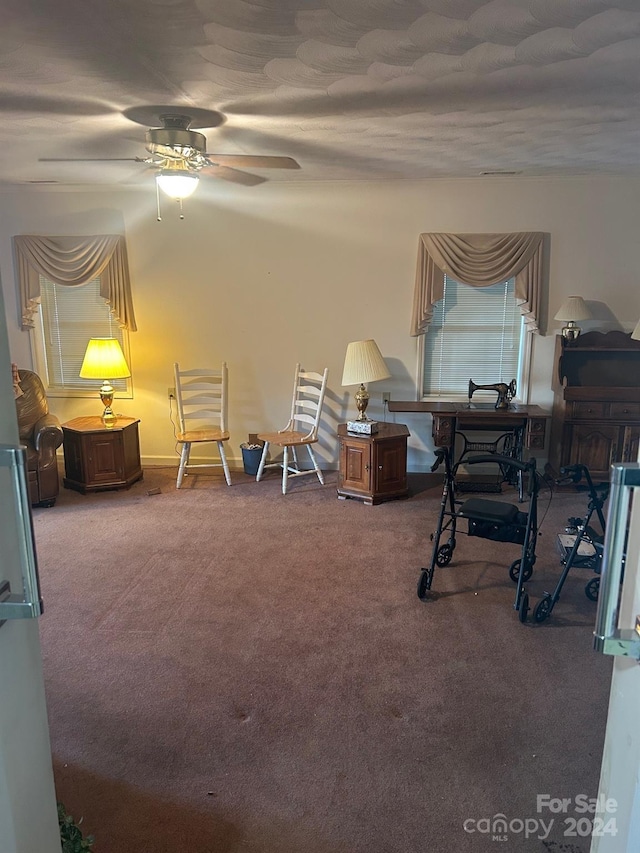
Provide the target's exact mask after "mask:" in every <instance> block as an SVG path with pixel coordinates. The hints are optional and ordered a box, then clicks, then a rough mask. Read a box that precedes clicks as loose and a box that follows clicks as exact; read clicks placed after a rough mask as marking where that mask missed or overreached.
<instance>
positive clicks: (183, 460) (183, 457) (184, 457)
mask: <svg viewBox="0 0 640 853" xmlns="http://www.w3.org/2000/svg"><path fill="white" fill-rule="evenodd" d="M190 451H191V442H189V441H185V442H184V444H183V445H182V450H181V451H180V466H179V467H178V481H177V483H176V489H179V488H180V486H181V485H182V480H183V479H184V472H185V468H186V467H187V465H188V464H189V452H190Z"/></svg>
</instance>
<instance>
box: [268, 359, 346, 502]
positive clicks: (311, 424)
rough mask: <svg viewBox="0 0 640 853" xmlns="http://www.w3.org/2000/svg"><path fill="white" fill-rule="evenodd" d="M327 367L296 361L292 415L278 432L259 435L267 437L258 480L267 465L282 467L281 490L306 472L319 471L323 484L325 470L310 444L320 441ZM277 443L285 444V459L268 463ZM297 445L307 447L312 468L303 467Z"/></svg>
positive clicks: (281, 445)
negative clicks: (313, 369) (315, 367)
mask: <svg viewBox="0 0 640 853" xmlns="http://www.w3.org/2000/svg"><path fill="white" fill-rule="evenodd" d="M328 375H329V370H328V368H325V370H324V372H323V373H312V372H309V371H305V370H301V369H300V365H299V364H296V371H295V376H294V380H293V399H292V402H291V417H290V418H289V421H288V423H287V425H286V426H285V427H284V429H281V430H279V431H278V432H264V433H258V438H259V439H260V440H261V441H264V448H263V451H262V457H261V459H260V465H259V467H258V473H257V475H256V480H258V481H259V480H260V479H261V478H262V474H263V472H264V469H265V468H266V467H273V466H281V467H282V494H283V495H286V494H287V481H288V478H289V477H302V476H304V475H305V474H317V476H318V480H320V483H321V484H322V485H324V477H323V476H322V471H321V470H320V467H319V465H318V463H317V461H316V457H315V455H314V453H313V450H312V449H311V445H312V444H315V443H316V442H317V441H318V428H319V425H320V415H321V414H322V405H323V403H324V395H325V392H326V390H327V377H328ZM271 445H275V446H276V447H281V448H282V454H283V455H282V462H270V463H267V455H268V453H269V447H270V446H271ZM298 447H306V448H307V451H308V452H309V457H310V459H311V463H312V465H313V468H309V469H301V468H300V466H299V464H298V454H297V448H298ZM289 448H291V451H292V455H293V463H290V461H289Z"/></svg>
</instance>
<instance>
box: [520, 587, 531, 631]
mask: <svg viewBox="0 0 640 853" xmlns="http://www.w3.org/2000/svg"><path fill="white" fill-rule="evenodd" d="M528 612H529V593H527V592H524V590H523V592H522V595H521V596H520V604H519V605H518V619H519V620H520V621H521V622H522V623H523V624H524V623H525V622H526V621H527V613H528Z"/></svg>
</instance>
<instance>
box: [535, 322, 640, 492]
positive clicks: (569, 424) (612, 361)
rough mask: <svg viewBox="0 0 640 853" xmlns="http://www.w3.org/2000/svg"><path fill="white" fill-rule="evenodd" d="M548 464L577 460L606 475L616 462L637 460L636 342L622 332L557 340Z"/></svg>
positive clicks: (639, 373)
mask: <svg viewBox="0 0 640 853" xmlns="http://www.w3.org/2000/svg"><path fill="white" fill-rule="evenodd" d="M554 364H555V369H554V377H553V390H554V403H553V414H552V419H551V444H550V450H549V465H550V467H551V469H552V471H553V473H554V475H556V476H557V474H558V472H559V470H560V468H562V467H563V466H566V465H575V464H578V463H581V464H582V465H586V466H587V467H588V468H589V471H590V473H591V476H592V477H594V478H597V479H599V480H608V479H609V474H610V472H609V468H610V466H611V465H612V464H614V463H618V462H635V461H636V460H637V458H638V439H639V438H640V341H635V340H632V339H631V336H630V335H629V334H626V333H624V332H617V331H616V332H606V333H604V332H587V333H586V334H583V335H580V337H579V338H577V339H576V340H575V341H567V340H565V338H563V337H562V336H558V337H557V339H556V353H555V362H554Z"/></svg>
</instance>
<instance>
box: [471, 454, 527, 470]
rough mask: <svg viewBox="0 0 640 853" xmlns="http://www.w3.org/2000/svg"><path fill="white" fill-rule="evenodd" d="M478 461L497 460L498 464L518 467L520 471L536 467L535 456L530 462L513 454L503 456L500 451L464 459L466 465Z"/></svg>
mask: <svg viewBox="0 0 640 853" xmlns="http://www.w3.org/2000/svg"><path fill="white" fill-rule="evenodd" d="M478 462H495V463H496V465H505V466H506V465H508V466H511V467H512V468H517V469H518V471H530V470H534V469H535V465H536V463H535V459H533V457H532V458H531V459H530V460H529V461H528V462H521V461H520V460H519V459H514V458H513V457H512V456H501V455H500V454H499V453H491V454H487V455H483V456H470V457H469V458H468V459H465V460H464V464H465V465H474V464H476V463H478Z"/></svg>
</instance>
